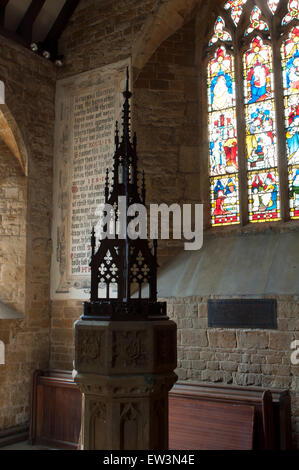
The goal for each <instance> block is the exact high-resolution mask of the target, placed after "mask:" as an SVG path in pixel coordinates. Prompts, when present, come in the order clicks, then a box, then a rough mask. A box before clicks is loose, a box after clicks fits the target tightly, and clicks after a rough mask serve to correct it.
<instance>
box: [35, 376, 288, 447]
mask: <svg viewBox="0 0 299 470" xmlns="http://www.w3.org/2000/svg"><path fill="white" fill-rule="evenodd" d="M31 397H32V398H31V423H30V441H31V443H33V444H35V443H36V444H46V445H48V446H52V447H57V448H64V449H76V448H77V445H78V440H79V434H80V427H81V393H80V391H79V389H78V388H77V385H76V384H75V383H74V382H73V379H72V375H71V373H70V372H64V371H47V372H43V371H36V372H35V374H34V376H33V381H32V395H31ZM169 441H170V448H171V449H186V450H188V449H190V450H191V449H207V450H208V449H213V450H214V449H215V450H216V449H251V448H253V449H260V450H265V449H267V450H270V449H277V450H278V449H281V450H286V449H291V421H290V395H289V392H288V391H287V390H278V389H272V390H271V391H266V390H265V389H262V388H259V387H237V386H232V385H214V384H206V383H204V384H198V383H193V384H192V383H177V384H176V385H175V386H174V387H173V389H172V390H171V391H170V393H169Z"/></svg>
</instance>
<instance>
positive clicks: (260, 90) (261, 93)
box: [244, 37, 273, 104]
mask: <svg viewBox="0 0 299 470" xmlns="http://www.w3.org/2000/svg"><path fill="white" fill-rule="evenodd" d="M244 78H245V102H247V103H248V104H251V103H257V102H259V101H264V100H265V99H269V98H272V97H273V72H272V53H271V47H269V46H267V45H264V44H263V41H262V39H261V38H259V37H256V38H254V40H253V41H252V43H251V47H250V49H249V50H248V51H247V52H246V53H245V54H244Z"/></svg>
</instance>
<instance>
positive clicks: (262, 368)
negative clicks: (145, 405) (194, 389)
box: [166, 296, 299, 447]
mask: <svg viewBox="0 0 299 470" xmlns="http://www.w3.org/2000/svg"><path fill="white" fill-rule="evenodd" d="M271 298H273V297H271ZM166 300H167V303H168V314H169V316H170V318H171V319H172V320H174V321H175V322H176V323H177V326H178V369H177V373H178V376H179V380H182V381H199V382H212V383H224V384H234V385H239V386H260V387H265V388H267V387H269V388H283V389H290V390H291V402H292V426H293V433H294V444H295V445H297V447H298V445H299V408H298V404H299V366H298V365H293V364H292V362H291V353H292V349H291V343H292V341H294V340H295V339H297V340H299V334H298V329H299V316H298V313H299V299H298V298H296V297H293V296H279V297H277V321H278V329H277V330H251V329H250V330H243V329H221V328H208V311H207V301H208V298H207V297H185V298H170V299H166Z"/></svg>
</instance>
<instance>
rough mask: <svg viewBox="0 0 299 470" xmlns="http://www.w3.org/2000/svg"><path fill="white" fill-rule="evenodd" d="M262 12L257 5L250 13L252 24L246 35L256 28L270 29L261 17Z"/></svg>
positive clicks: (259, 29)
mask: <svg viewBox="0 0 299 470" xmlns="http://www.w3.org/2000/svg"><path fill="white" fill-rule="evenodd" d="M261 15H262V12H261V10H260V9H259V8H258V7H257V6H255V7H254V8H253V10H252V13H251V15H250V26H249V28H248V29H247V31H246V33H245V34H246V36H247V35H248V34H250V33H252V32H253V31H254V30H255V29H257V30H258V31H269V28H268V25H267V23H265V21H263V20H262V19H261Z"/></svg>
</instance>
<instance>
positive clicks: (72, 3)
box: [43, 0, 80, 55]
mask: <svg viewBox="0 0 299 470" xmlns="http://www.w3.org/2000/svg"><path fill="white" fill-rule="evenodd" d="M79 2H80V0H66V2H65V4H64V6H63V7H62V9H61V11H60V13H59V15H58V17H57V19H56V21H55V23H54V24H53V26H52V28H51V29H50V31H49V33H48V35H47V37H46V39H45V40H44V42H43V47H44V49H45V50H47V51H49V52H50V53H51V55H57V47H58V39H59V38H60V36H61V34H62V33H63V31H64V29H65V28H66V25H67V23H68V21H69V19H70V18H71V16H72V14H73V13H74V11H75V9H76V8H77V6H78V4H79Z"/></svg>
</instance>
